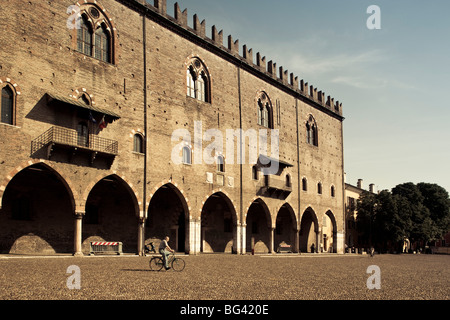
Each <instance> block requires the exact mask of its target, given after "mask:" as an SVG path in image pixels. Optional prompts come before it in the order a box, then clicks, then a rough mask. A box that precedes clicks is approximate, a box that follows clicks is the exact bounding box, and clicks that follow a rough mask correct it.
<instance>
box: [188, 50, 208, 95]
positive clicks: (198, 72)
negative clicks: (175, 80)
mask: <svg viewBox="0 0 450 320" xmlns="http://www.w3.org/2000/svg"><path fill="white" fill-rule="evenodd" d="M186 80H187V81H186V86H187V96H188V97H191V98H194V99H197V100H199V101H203V102H208V103H211V92H210V87H211V86H210V79H209V74H208V70H207V69H206V67H205V65H204V64H203V62H201V61H200V60H199V59H197V58H195V59H193V60H192V61H191V62H190V63H189V66H188V68H187V77H186Z"/></svg>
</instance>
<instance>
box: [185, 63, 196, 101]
mask: <svg viewBox="0 0 450 320" xmlns="http://www.w3.org/2000/svg"><path fill="white" fill-rule="evenodd" d="M187 96H188V97H191V98H195V73H194V69H193V68H192V67H189V68H188V69H187Z"/></svg>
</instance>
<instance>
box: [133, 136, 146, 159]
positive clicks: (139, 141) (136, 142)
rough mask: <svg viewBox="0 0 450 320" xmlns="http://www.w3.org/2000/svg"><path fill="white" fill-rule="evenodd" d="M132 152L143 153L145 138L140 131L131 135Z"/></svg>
mask: <svg viewBox="0 0 450 320" xmlns="http://www.w3.org/2000/svg"><path fill="white" fill-rule="evenodd" d="M133 152H135V153H138V154H145V139H144V135H143V134H142V133H140V132H136V133H135V134H134V135H133Z"/></svg>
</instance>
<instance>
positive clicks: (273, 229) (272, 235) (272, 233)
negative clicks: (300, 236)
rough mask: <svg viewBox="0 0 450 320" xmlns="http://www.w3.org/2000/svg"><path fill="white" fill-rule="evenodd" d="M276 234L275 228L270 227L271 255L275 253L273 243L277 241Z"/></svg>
mask: <svg viewBox="0 0 450 320" xmlns="http://www.w3.org/2000/svg"><path fill="white" fill-rule="evenodd" d="M274 232H275V228H274V227H270V228H269V253H274V251H273V243H274V241H275V237H274Z"/></svg>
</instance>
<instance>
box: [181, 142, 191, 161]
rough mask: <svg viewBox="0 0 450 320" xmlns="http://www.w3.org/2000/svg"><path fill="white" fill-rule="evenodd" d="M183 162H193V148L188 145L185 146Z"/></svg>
mask: <svg viewBox="0 0 450 320" xmlns="http://www.w3.org/2000/svg"><path fill="white" fill-rule="evenodd" d="M182 156H183V160H182V161H183V163H184V164H192V157H191V148H189V147H188V146H185V147H183V155H182Z"/></svg>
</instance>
